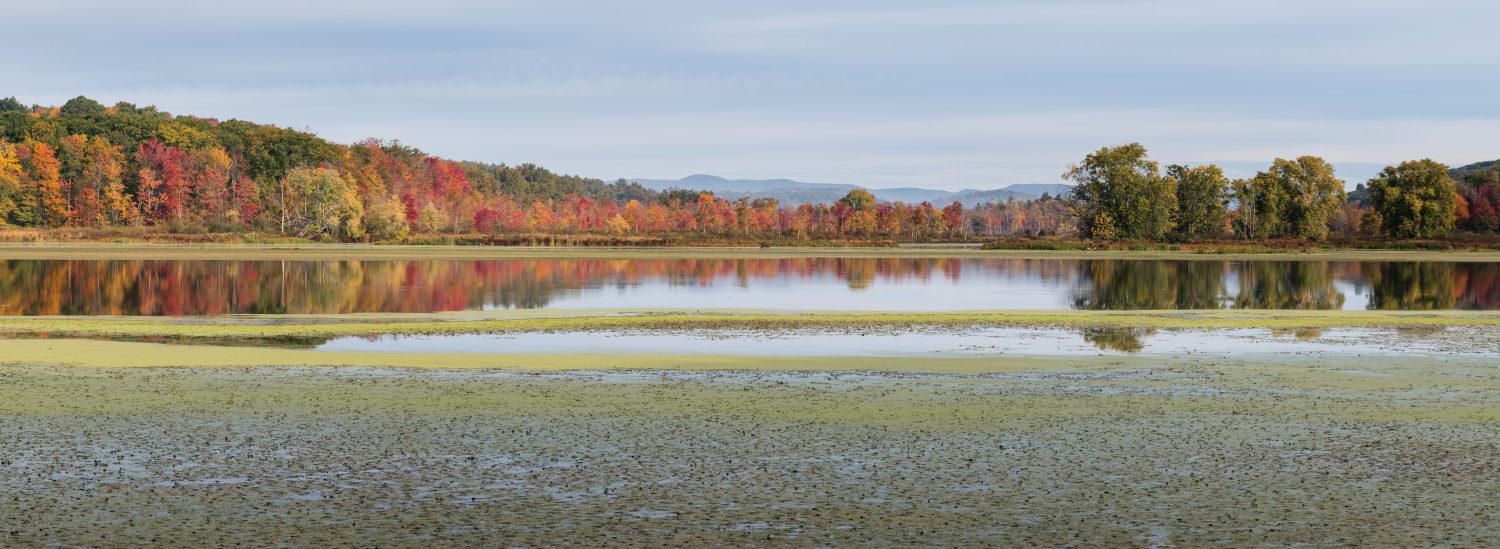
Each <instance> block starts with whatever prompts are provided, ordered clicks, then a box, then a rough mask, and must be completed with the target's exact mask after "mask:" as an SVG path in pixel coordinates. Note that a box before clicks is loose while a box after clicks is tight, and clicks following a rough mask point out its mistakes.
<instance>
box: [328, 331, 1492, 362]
mask: <svg viewBox="0 0 1500 549" xmlns="http://www.w3.org/2000/svg"><path fill="white" fill-rule="evenodd" d="M316 348H317V350H319V351H342V352H351V351H352V352H391V353H419V354H420V353H434V354H438V353H441V354H511V355H513V354H521V355H525V354H539V355H542V354H585V355H589V354H599V355H616V354H642V355H674V354H675V355H730V356H813V357H817V356H907V355H910V356H938V357H982V356H1003V355H1020V356H1036V355H1040V356H1087V355H1098V354H1164V355H1174V356H1175V355H1192V354H1200V353H1201V354H1234V355H1238V354H1308V353H1311V354H1336V355H1355V356H1357V355H1398V354H1411V353H1421V354H1441V353H1446V352H1449V350H1448V349H1445V348H1442V347H1441V346H1438V345H1435V344H1423V343H1422V342H1421V341H1420V340H1419V339H1417V338H1411V337H1403V336H1402V335H1401V334H1400V332H1398V331H1396V330H1379V329H1367V328H1340V329H1328V330H1319V331H1296V332H1288V331H1277V330H1266V329H1228V330H1157V329H1147V328H1097V327H1095V328H1084V329H1063V328H972V329H917V330H896V329H891V330H877V331H808V330H785V331H779V332H767V331H763V330H687V331H672V332H662V331H588V332H524V333H510V334H457V335H424V336H401V335H384V336H374V337H339V338H334V339H332V340H329V341H328V342H326V343H323V344H321V345H318V346H317V347H316ZM1475 353H1478V354H1483V352H1478V351H1476V352H1475ZM1475 353H1468V354H1475Z"/></svg>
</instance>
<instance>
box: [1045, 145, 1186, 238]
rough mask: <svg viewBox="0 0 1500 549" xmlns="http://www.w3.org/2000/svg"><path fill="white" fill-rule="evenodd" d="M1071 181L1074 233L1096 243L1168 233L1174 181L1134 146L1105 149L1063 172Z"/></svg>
mask: <svg viewBox="0 0 1500 549" xmlns="http://www.w3.org/2000/svg"><path fill="white" fill-rule="evenodd" d="M1063 179H1066V180H1068V181H1072V182H1073V183H1074V185H1073V191H1072V196H1071V198H1072V200H1073V203H1074V206H1075V208H1076V213H1077V215H1078V223H1079V230H1080V231H1081V232H1082V233H1083V235H1084V236H1085V237H1088V238H1098V239H1137V238H1142V239H1151V240H1156V239H1160V238H1162V237H1163V236H1166V234H1167V232H1168V231H1170V230H1171V229H1172V219H1173V217H1174V214H1175V213H1176V212H1177V207H1178V205H1177V188H1176V187H1177V182H1176V181H1175V180H1173V179H1172V178H1170V177H1166V176H1163V175H1161V173H1160V169H1159V167H1158V165H1157V163H1156V162H1155V161H1152V160H1151V159H1149V158H1148V157H1147V156H1146V148H1145V147H1143V146H1141V144H1140V143H1131V144H1128V145H1122V146H1119V147H1105V148H1102V149H1099V150H1098V151H1095V152H1093V153H1092V154H1089V155H1088V156H1085V157H1084V159H1083V162H1081V163H1079V164H1077V165H1075V166H1073V167H1072V168H1070V169H1069V170H1068V171H1067V172H1066V173H1064V174H1063Z"/></svg>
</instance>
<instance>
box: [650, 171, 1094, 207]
mask: <svg viewBox="0 0 1500 549" xmlns="http://www.w3.org/2000/svg"><path fill="white" fill-rule="evenodd" d="M630 181H631V182H633V183H639V184H641V186H643V187H646V188H649V189H654V190H658V191H664V190H667V189H686V190H693V191H712V192H713V193H714V195H715V196H719V197H722V198H727V199H730V200H733V199H737V198H742V197H743V198H775V199H776V200H777V201H779V202H781V203H782V204H786V205H795V204H818V203H825V204H826V203H832V202H835V201H837V200H838V199H840V198H843V197H844V195H846V194H849V191H850V190H851V189H857V188H861V187H860V186H858V185H847V184H840V183H808V182H804V181H794V180H791V179H725V178H723V177H719V176H716V175H704V174H698V175H690V176H687V177H684V178H682V179H632V180H630ZM1069 188H1070V187H1069V186H1067V185H1060V184H1046V183H1029V184H1019V185H1010V186H1007V187H1002V188H999V189H989V190H981V189H964V190H962V191H943V190H937V189H922V188H917V187H897V188H891V189H869V188H866V190H868V191H870V193H871V194H874V195H875V198H877V199H880V200H883V201H887V202H896V201H900V202H906V203H911V204H915V203H920V202H931V203H933V204H934V205H938V206H946V205H948V204H952V203H954V202H960V203H962V204H963V205H964V206H965V207H969V208H972V207H975V206H979V205H981V204H986V203H989V202H1004V201H1006V200H1008V199H1011V198H1014V199H1016V200H1029V199H1034V198H1040V197H1041V196H1042V194H1044V193H1046V194H1051V195H1053V196H1056V195H1059V194H1066V193H1067V192H1068V189H1069Z"/></svg>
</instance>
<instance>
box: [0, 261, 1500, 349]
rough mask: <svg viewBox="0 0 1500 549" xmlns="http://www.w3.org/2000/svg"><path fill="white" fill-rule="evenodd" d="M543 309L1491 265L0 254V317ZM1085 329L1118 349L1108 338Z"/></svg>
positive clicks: (993, 291)
mask: <svg viewBox="0 0 1500 549" xmlns="http://www.w3.org/2000/svg"><path fill="white" fill-rule="evenodd" d="M543 307H573V308H611V307H622V308H649V307H700V308H718V307H744V308H780V309H828V310H923V311H931V310H963V309H1067V308H1075V309H1086V310H1126V309H1136V310H1139V309H1215V308H1255V309H1364V308H1371V309H1402V310H1434V309H1497V308H1500V264H1496V263H1431V262H1422V263H1418V262H1355V261H1334V262H1329V261H1221V260H1173V261H1165V260H1113V259H1112V260H1055V259H952V258H950V259H938V258H784V259H557V260H483V261H473V260H413V261H201V260H189V261H175V260H0V314H7V315H202V314H228V313H259V314H268V313H301V314H319V313H323V314H326V313H358V312H436V311H460V310H479V309H496V308H519V309H530V308H543ZM1097 338H1098V340H1099V341H1121V342H1122V343H1118V344H1119V345H1129V344H1128V343H1125V342H1123V341H1124V338H1122V337H1120V336H1107V335H1102V334H1101V335H1099V336H1097ZM1115 344H1116V343H1111V345H1115Z"/></svg>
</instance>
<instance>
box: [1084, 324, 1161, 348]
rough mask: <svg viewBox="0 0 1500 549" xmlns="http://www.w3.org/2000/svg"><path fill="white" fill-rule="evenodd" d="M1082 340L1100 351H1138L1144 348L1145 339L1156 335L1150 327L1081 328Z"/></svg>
mask: <svg viewBox="0 0 1500 549" xmlns="http://www.w3.org/2000/svg"><path fill="white" fill-rule="evenodd" d="M1080 332H1081V333H1082V335H1083V340H1084V341H1087V342H1089V343H1090V344H1093V346H1095V347H1098V348H1099V350H1101V351H1118V352H1122V353H1139V352H1141V350H1142V349H1145V348H1146V342H1145V339H1146V338H1147V337H1150V336H1154V335H1156V330H1155V329H1151V328H1101V327H1094V328H1083V329H1082V330H1080Z"/></svg>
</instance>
